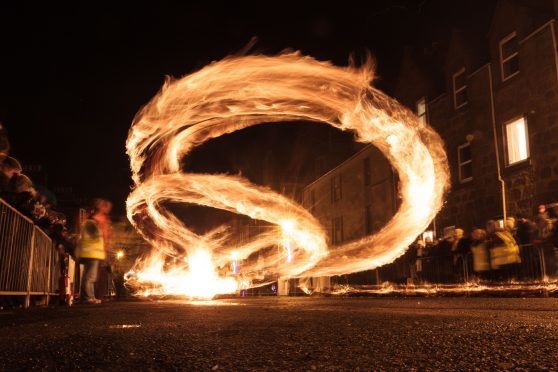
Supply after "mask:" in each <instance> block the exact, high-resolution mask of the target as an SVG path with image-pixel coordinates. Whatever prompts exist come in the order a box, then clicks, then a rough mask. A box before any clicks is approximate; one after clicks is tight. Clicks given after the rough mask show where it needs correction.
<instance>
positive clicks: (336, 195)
mask: <svg viewBox="0 0 558 372" xmlns="http://www.w3.org/2000/svg"><path fill="white" fill-rule="evenodd" d="M342 196H343V194H342V190H341V175H340V174H338V175H336V176H333V178H332V179H331V202H332V203H335V202H336V201H339V200H341V197H342Z"/></svg>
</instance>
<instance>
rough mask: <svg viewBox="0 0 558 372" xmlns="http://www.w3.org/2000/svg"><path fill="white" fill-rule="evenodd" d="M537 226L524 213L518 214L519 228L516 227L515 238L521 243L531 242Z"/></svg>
mask: <svg viewBox="0 0 558 372" xmlns="http://www.w3.org/2000/svg"><path fill="white" fill-rule="evenodd" d="M534 230H535V226H534V225H533V223H532V222H531V221H530V220H529V219H528V218H526V217H525V216H524V215H522V214H518V215H517V228H516V229H515V238H516V240H517V242H518V243H519V244H521V245H526V244H531V242H532V240H533V231H534Z"/></svg>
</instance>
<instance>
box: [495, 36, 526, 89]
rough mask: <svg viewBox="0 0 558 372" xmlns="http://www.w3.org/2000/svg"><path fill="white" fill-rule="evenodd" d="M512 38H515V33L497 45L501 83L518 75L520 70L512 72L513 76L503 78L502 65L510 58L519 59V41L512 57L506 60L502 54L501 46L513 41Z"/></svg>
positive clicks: (509, 58)
mask: <svg viewBox="0 0 558 372" xmlns="http://www.w3.org/2000/svg"><path fill="white" fill-rule="evenodd" d="M514 37H517V32H515V31H514V32H512V33H510V34H509V35H507V36H506V37H504V38H503V39H502V40H500V42H499V43H498V57H499V61H500V78H501V79H502V82H504V81H507V80H509V79H511V78H512V77H514V76H515V75H517V74H519V72H520V71H521V69H519V67H518V70H517V71H516V72H514V73H513V74H510V75H508V76H504V64H505V63H506V62H508V61H509V60H511V59H512V58H515V57H518V58H519V40H518V42H517V51H516V52H515V53H513V54H512V55H510V56H508V57H506V59H504V54H503V48H502V47H503V46H504V44H506V43H507V42H509V41H510V40H511V39H513V38H514Z"/></svg>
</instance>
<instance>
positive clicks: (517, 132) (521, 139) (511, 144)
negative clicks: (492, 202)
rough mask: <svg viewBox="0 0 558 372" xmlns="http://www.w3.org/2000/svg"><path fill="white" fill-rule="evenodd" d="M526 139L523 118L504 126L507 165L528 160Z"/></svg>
mask: <svg viewBox="0 0 558 372" xmlns="http://www.w3.org/2000/svg"><path fill="white" fill-rule="evenodd" d="M527 138H528V136H527V123H526V122H525V119H524V118H520V119H517V120H515V121H512V122H511V123H508V124H506V140H507V148H508V165H512V164H515V163H518V162H520V161H523V160H525V159H527V158H529V142H528V141H527Z"/></svg>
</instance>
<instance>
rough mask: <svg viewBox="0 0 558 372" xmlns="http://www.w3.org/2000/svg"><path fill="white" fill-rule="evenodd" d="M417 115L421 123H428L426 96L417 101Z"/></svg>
mask: <svg viewBox="0 0 558 372" xmlns="http://www.w3.org/2000/svg"><path fill="white" fill-rule="evenodd" d="M417 116H418V117H419V121H420V122H421V124H426V100H425V99H424V97H423V98H421V99H420V100H418V102H417Z"/></svg>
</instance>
